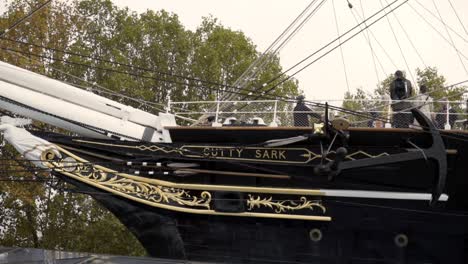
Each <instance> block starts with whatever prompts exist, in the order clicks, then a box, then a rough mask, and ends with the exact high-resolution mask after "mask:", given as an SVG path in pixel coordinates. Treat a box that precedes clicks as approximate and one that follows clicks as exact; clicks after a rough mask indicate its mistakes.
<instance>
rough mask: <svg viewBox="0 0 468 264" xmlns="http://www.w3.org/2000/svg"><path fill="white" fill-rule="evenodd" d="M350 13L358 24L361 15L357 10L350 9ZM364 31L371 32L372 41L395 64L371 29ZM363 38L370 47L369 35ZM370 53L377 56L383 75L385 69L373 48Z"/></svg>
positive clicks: (361, 18)
mask: <svg viewBox="0 0 468 264" xmlns="http://www.w3.org/2000/svg"><path fill="white" fill-rule="evenodd" d="M351 14H352V15H353V18H354V21H356V24H358V23H359V21H360V20H364V17H361V16H360V15H359V13H358V12H353V10H352V9H351ZM358 18H359V19H358ZM366 32H367V33H370V34H371V36H372V37H373V39H374V41H376V42H377V43H378V44H379V46H380V48H381V49H383V50H384V52H385V54H386V55H387V56H388V58H389V60H390V61H391V62H392V63H393V64H394V65H395V63H394V62H393V60H392V58H391V57H390V56H389V55H388V53H387V51H386V50H385V49H384V48H383V47H382V45H381V44H380V42H378V40H377V38H376V37H375V36H374V34H373V33H372V31H371V30H370V29H368V30H366ZM364 38H365V40H366V42H367V43H368V44H369V46H370V47H372V46H371V45H370V38H369V35H367V38H366V36H365V35H364ZM371 53H372V55H373V56H375V58H377V62H378V63H379V66H380V69H381V70H382V72H383V73H384V75H385V73H386V71H385V69H384V67H383V64H382V62H381V61H380V59H379V57H378V56H377V54H376V53H375V51H374V49H372V48H371ZM395 68H396V66H395ZM374 69H375V62H374ZM378 79H379V78H378V77H377V80H378ZM379 82H380V81H379Z"/></svg>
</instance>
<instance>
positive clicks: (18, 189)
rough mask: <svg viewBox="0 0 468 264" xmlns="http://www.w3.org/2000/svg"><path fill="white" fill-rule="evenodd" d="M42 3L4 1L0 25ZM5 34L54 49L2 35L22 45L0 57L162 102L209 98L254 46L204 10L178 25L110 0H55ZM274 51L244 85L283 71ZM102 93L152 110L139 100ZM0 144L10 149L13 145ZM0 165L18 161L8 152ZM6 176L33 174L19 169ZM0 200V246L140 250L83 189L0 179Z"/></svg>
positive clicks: (289, 85) (289, 91)
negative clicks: (194, 21) (192, 24)
mask: <svg viewBox="0 0 468 264" xmlns="http://www.w3.org/2000/svg"><path fill="white" fill-rule="evenodd" d="M43 2H44V0H11V1H4V3H5V5H6V7H7V8H6V10H7V11H6V12H5V13H4V14H2V15H1V16H0V28H2V29H3V28H7V27H8V26H9V25H11V24H13V23H14V22H15V21H17V20H18V19H19V18H21V17H23V16H24V15H25V14H27V13H28V12H30V11H31V10H32V9H33V8H34V7H36V6H38V5H39V4H40V3H43ZM5 37H6V38H9V39H14V40H20V41H24V42H28V43H34V44H37V45H43V46H48V47H51V48H55V49H56V50H48V49H45V48H41V47H40V46H27V45H21V44H19V43H15V42H11V41H8V40H4V39H0V47H2V48H5V47H7V48H10V49H15V50H20V51H22V52H23V53H26V54H23V55H18V54H16V53H14V52H7V51H5V50H3V49H2V50H0V60H2V61H6V62H8V63H12V64H14V65H18V66H20V67H23V68H26V69H29V70H32V71H35V72H39V73H42V74H46V75H49V76H51V77H53V78H56V79H60V80H64V81H66V82H70V83H74V84H77V85H83V86H90V84H89V82H91V83H97V84H99V85H102V86H104V87H106V88H108V89H111V90H114V91H116V92H119V93H123V94H126V95H128V96H129V97H130V98H137V99H144V100H147V101H150V102H156V103H165V102H166V101H167V99H168V97H170V98H171V100H173V101H190V100H213V99H215V98H216V90H215V89H218V88H219V87H218V86H217V85H215V84H213V83H221V84H225V85H231V84H232V83H233V82H234V81H235V80H236V79H237V78H238V77H239V76H240V75H241V74H242V73H243V72H244V71H245V70H246V69H247V68H248V66H249V65H250V64H251V63H252V62H253V61H254V60H255V59H256V58H258V56H259V55H260V53H259V52H258V51H257V50H256V47H255V45H254V44H253V43H252V41H251V40H250V39H248V38H247V37H246V36H245V35H244V34H243V33H242V32H240V31H233V30H231V29H229V28H226V27H224V26H223V25H221V24H220V23H219V22H218V21H217V20H216V19H215V18H213V17H207V18H204V19H203V20H202V22H201V24H200V26H199V27H198V28H197V29H196V30H195V31H193V32H192V31H190V30H186V29H185V28H184V26H183V25H182V24H181V23H180V21H179V18H178V17H177V15H176V14H172V13H168V12H166V11H164V10H161V11H152V10H147V11H146V12H144V13H142V14H137V13H135V12H131V11H130V10H128V9H127V8H118V7H116V6H115V5H114V4H112V2H111V1H109V0H81V1H80V0H72V1H52V4H50V5H48V6H47V7H45V8H44V9H43V10H41V11H40V12H38V13H37V14H35V15H34V16H33V17H32V18H30V19H29V20H28V21H27V22H25V23H23V24H21V25H20V26H18V27H17V28H16V29H15V30H12V31H11V32H8V34H7V35H6V36H5ZM59 50H64V51H67V52H68V53H63V52H60V51H59ZM28 53H30V54H28ZM34 54H35V55H39V56H43V57H42V58H40V57H37V56H34ZM74 54H82V55H86V56H89V57H81V56H77V55H74ZM271 56H272V57H273V59H272V60H271V61H270V62H269V64H268V65H267V66H266V67H265V68H264V69H263V70H262V71H261V72H260V73H259V74H258V76H257V77H256V78H255V79H253V80H251V83H250V84H249V85H248V87H247V89H251V90H256V91H260V90H261V89H266V88H264V87H262V84H263V83H265V82H266V81H268V80H270V79H271V78H273V77H274V76H276V75H278V74H279V73H280V72H281V71H282V68H281V66H280V61H279V58H278V57H277V56H276V55H271ZM96 58H100V59H102V60H100V59H96ZM103 60H106V61H112V62H118V63H121V64H128V65H131V67H127V66H124V65H118V64H113V63H108V62H105V61H103ZM64 61H69V62H71V63H66V62H64ZM88 65H89V66H92V67H88ZM142 68H144V69H149V70H142ZM106 69H111V70H112V71H109V70H106ZM126 73H129V74H126ZM137 75H139V76H143V77H139V76H137ZM73 76H76V77H78V78H80V79H82V80H79V79H77V78H75V77H73ZM178 76H187V77H189V78H190V79H188V80H187V79H183V78H180V77H178ZM200 80H204V81H206V82H202V81H200ZM297 86H298V84H297V81H295V80H290V81H287V82H285V83H284V84H282V85H280V86H279V87H278V89H276V90H275V91H273V92H272V94H274V95H287V96H292V95H295V94H297V93H298V88H297ZM106 96H108V97H110V98H111V99H114V100H119V101H120V102H123V103H126V104H129V105H132V106H134V107H139V108H142V109H143V110H147V111H157V110H155V109H151V108H149V107H147V105H145V104H140V103H136V102H134V101H131V100H126V99H122V98H117V97H113V96H112V95H109V94H106ZM186 107H187V108H188V107H189V106H186ZM159 108H160V109H161V107H159ZM42 126H44V125H42ZM2 152H3V154H5V155H6V154H8V153H9V155H10V156H11V155H15V154H13V153H14V151H13V150H12V149H11V148H10V147H6V148H3V149H2ZM2 157H3V156H2ZM15 157H16V158H20V157H18V156H17V155H16V156H15ZM2 168H4V169H11V168H15V169H22V168H23V167H22V166H21V164H17V163H16V162H14V161H5V162H3V163H2ZM44 176H48V175H44ZM13 177H14V178H18V177H25V179H33V177H34V176H33V175H31V174H30V173H27V172H16V173H14V175H13ZM9 179H10V178H9ZM0 206H1V207H0V208H1V209H0V245H3V246H22V247H41V248H47V249H63V250H72V251H88V252H96V253H113V254H123V255H142V254H144V250H143V249H142V248H141V246H140V245H139V243H138V242H137V241H136V239H135V238H134V237H133V235H131V234H130V233H129V231H128V230H126V229H125V228H124V227H123V226H122V224H120V223H119V222H118V220H117V219H116V218H115V217H114V216H113V215H112V214H111V213H109V212H107V211H106V210H105V209H103V208H101V207H100V206H99V205H98V204H97V203H96V202H94V201H92V200H91V199H90V198H89V197H87V196H84V195H78V194H69V193H61V192H55V191H52V190H51V189H50V187H48V186H47V185H44V184H38V183H18V182H1V184H0Z"/></svg>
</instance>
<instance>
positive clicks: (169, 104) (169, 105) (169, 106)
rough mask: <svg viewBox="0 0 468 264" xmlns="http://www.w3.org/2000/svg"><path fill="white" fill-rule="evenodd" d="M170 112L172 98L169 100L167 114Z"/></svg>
mask: <svg viewBox="0 0 468 264" xmlns="http://www.w3.org/2000/svg"><path fill="white" fill-rule="evenodd" d="M169 112H171V98H170V97H169V98H168V99H167V107H166V113H167V114H168V113H169Z"/></svg>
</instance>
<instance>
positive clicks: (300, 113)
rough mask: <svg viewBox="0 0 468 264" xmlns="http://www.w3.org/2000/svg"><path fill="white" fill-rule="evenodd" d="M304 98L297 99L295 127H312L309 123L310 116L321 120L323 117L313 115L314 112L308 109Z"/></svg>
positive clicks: (300, 96)
mask: <svg viewBox="0 0 468 264" xmlns="http://www.w3.org/2000/svg"><path fill="white" fill-rule="evenodd" d="M304 98H305V97H304V96H303V95H299V96H298V97H296V100H297V103H296V106H295V107H294V126H299V127H308V126H310V123H309V116H311V117H315V118H317V119H319V120H320V118H321V116H320V115H319V114H317V113H312V110H311V109H310V108H309V107H307V106H306V105H305V103H304Z"/></svg>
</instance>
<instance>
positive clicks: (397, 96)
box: [390, 70, 414, 128]
mask: <svg viewBox="0 0 468 264" xmlns="http://www.w3.org/2000/svg"><path fill="white" fill-rule="evenodd" d="M412 94H413V87H412V86H411V82H410V81H408V80H407V79H406V78H405V76H404V75H403V72H402V71H400V70H398V71H396V72H395V79H394V80H393V82H392V83H391V84H390V98H391V99H392V110H393V112H394V114H393V123H394V125H395V127H399V128H408V127H409V125H410V124H411V123H413V119H414V118H413V115H412V114H411V113H408V112H409V111H410V110H411V108H412V105H411V103H410V102H407V101H405V100H407V99H408V98H410V97H411V95H412Z"/></svg>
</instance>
